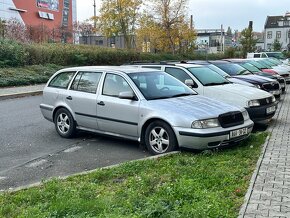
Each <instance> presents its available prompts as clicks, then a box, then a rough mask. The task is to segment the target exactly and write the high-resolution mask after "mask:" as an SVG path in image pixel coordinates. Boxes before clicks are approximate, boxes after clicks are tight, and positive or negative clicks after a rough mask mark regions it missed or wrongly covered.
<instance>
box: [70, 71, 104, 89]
mask: <svg viewBox="0 0 290 218" xmlns="http://www.w3.org/2000/svg"><path fill="white" fill-rule="evenodd" d="M101 75H102V73H100V72H79V73H78V75H77V76H76V78H75V79H74V81H73V83H72V85H71V90H75V91H81V92H88V93H96V91H97V87H98V84H99V81H100V78H101Z"/></svg>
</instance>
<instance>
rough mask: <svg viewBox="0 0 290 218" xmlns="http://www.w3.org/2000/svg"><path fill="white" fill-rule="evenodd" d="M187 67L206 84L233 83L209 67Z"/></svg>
mask: <svg viewBox="0 0 290 218" xmlns="http://www.w3.org/2000/svg"><path fill="white" fill-rule="evenodd" d="M187 69H188V70H189V72H190V73H192V75H194V77H195V78H197V79H198V80H199V82H200V83H201V84H203V85H204V86H213V85H223V84H228V83H231V82H230V81H228V80H226V79H225V78H224V77H223V76H221V75H220V74H218V73H217V72H215V71H214V70H211V69H209V68H207V67H190V68H187Z"/></svg>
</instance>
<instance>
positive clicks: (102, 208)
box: [0, 133, 267, 218]
mask: <svg viewBox="0 0 290 218" xmlns="http://www.w3.org/2000/svg"><path fill="white" fill-rule="evenodd" d="M266 137H267V133H256V134H252V135H251V136H250V137H249V138H248V139H247V140H246V141H244V142H243V143H241V145H240V146H238V147H233V148H231V149H225V150H220V151H214V152H204V153H200V154H194V153H187V152H182V153H181V154H176V155H172V156H167V157H162V158H158V159H154V160H146V161H138V162H129V163H125V164H122V165H121V166H119V167H116V168H112V169H103V170H97V171H96V172H94V173H91V174H88V175H84V176H75V177H70V178H68V179H66V180H52V181H49V182H45V183H44V184H43V185H42V186H41V187H37V188H30V189H27V190H22V191H18V192H15V193H3V194H1V195H0V216H1V217H174V218H176V217H237V216H238V212H239V208H240V206H241V205H242V203H243V200H244V195H245V193H246V191H247V188H248V185H249V180H250V178H251V175H252V173H253V171H254V169H255V166H256V162H257V160H258V158H259V156H260V154H261V145H262V144H263V143H264V141H265V139H266Z"/></svg>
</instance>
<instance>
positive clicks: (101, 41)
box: [96, 39, 104, 45]
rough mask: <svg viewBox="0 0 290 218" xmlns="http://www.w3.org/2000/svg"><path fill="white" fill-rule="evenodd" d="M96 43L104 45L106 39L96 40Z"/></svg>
mask: <svg viewBox="0 0 290 218" xmlns="http://www.w3.org/2000/svg"><path fill="white" fill-rule="evenodd" d="M96 45H104V41H103V40H102V39H101V40H96Z"/></svg>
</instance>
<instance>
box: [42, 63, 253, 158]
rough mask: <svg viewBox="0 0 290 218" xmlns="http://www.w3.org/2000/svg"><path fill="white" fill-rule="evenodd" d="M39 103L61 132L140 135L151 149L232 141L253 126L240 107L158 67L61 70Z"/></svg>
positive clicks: (64, 134) (134, 137)
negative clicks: (199, 90)
mask: <svg viewBox="0 0 290 218" xmlns="http://www.w3.org/2000/svg"><path fill="white" fill-rule="evenodd" d="M40 109H41V112H42V114H43V116H44V117H45V118H46V119H47V120H49V121H52V122H54V124H55V128H56V131H57V133H58V134H59V135H60V136H62V137H65V138H70V137H72V136H73V135H74V133H75V132H76V130H86V131H91V132H96V133H100V134H105V135H109V136H114V137H121V138H126V139H131V140H136V141H139V142H140V143H144V144H145V145H146V146H147V148H148V150H149V151H150V152H151V153H152V154H162V153H165V152H169V151H172V150H174V149H175V148H176V147H178V146H179V147H187V148H193V149H209V148H215V147H220V146H224V145H228V144H231V143H236V142H239V141H241V140H243V139H245V138H246V137H248V136H249V134H250V132H251V131H252V128H253V122H252V121H251V120H250V118H249V115H248V113H247V111H246V110H245V109H244V108H241V107H237V106H232V105H228V104H225V103H222V102H219V101H215V100H212V99H210V98H206V97H204V96H199V95H196V93H195V92H194V91H193V90H191V89H190V88H189V87H187V86H186V85H184V84H183V83H182V82H180V81H178V80H177V79H175V78H174V77H172V76H170V75H168V74H166V73H164V72H162V71H158V70H152V69H137V68H132V67H75V68H66V69H63V70H60V71H58V72H56V73H55V74H54V75H53V76H52V77H51V78H50V80H49V81H48V83H47V85H46V86H45V88H44V90H43V100H42V103H41V104H40Z"/></svg>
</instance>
